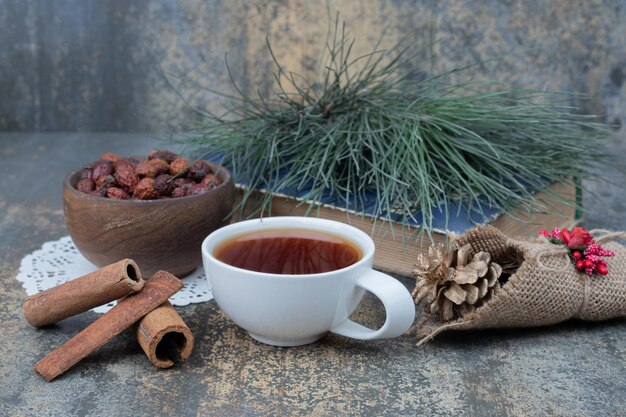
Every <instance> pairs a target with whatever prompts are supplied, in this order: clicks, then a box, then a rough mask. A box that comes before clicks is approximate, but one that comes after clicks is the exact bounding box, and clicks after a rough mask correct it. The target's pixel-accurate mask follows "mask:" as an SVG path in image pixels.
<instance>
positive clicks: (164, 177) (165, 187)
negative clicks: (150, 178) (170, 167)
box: [154, 174, 174, 196]
mask: <svg viewBox="0 0 626 417" xmlns="http://www.w3.org/2000/svg"><path fill="white" fill-rule="evenodd" d="M171 179H172V176H171V175H168V174H161V175H159V176H158V177H156V178H155V179H154V189H155V190H156V191H157V192H158V193H159V194H160V195H161V196H167V195H170V194H171V193H172V190H173V189H174V181H170V180H171Z"/></svg>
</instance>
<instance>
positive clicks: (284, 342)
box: [248, 332, 326, 347]
mask: <svg viewBox="0 0 626 417" xmlns="http://www.w3.org/2000/svg"><path fill="white" fill-rule="evenodd" d="M248 334H249V335H250V337H252V338H253V339H254V340H256V341H259V342H261V343H265V344H266V345H272V346H280V347H293V346H303V345H308V344H311V343H313V342H316V341H318V340H320V339H321V338H322V337H324V336H325V335H326V333H322V334H318V335H316V336H312V337H305V338H302V339H295V340H294V339H271V338H268V337H264V336H260V335H258V334H254V333H250V332H248Z"/></svg>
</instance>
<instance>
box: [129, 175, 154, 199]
mask: <svg viewBox="0 0 626 417" xmlns="http://www.w3.org/2000/svg"><path fill="white" fill-rule="evenodd" d="M133 197H135V198H138V199H140V200H152V199H155V198H158V197H159V193H158V192H157V190H155V189H154V178H149V177H146V178H143V179H141V181H139V182H138V183H137V185H136V186H135V189H134V190H133Z"/></svg>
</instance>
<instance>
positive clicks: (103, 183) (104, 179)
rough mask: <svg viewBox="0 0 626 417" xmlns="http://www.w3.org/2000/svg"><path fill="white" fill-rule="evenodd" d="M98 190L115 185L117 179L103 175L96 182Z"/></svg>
mask: <svg viewBox="0 0 626 417" xmlns="http://www.w3.org/2000/svg"><path fill="white" fill-rule="evenodd" d="M94 182H95V184H96V187H97V188H104V187H108V186H110V185H113V184H114V183H115V178H113V175H101V176H99V177H98V178H96V180H95V181H94Z"/></svg>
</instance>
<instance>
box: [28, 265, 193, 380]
mask: <svg viewBox="0 0 626 417" xmlns="http://www.w3.org/2000/svg"><path fill="white" fill-rule="evenodd" d="M182 287H183V282H182V281H181V280H179V279H178V278H176V277H175V276H174V275H172V274H170V273H169V272H165V271H158V272H157V273H156V274H154V276H153V277H152V278H151V279H150V280H149V281H147V282H146V284H145V285H144V287H143V289H142V290H141V291H140V292H138V293H135V294H131V295H129V296H128V297H126V298H124V299H123V300H121V301H120V302H119V303H118V304H117V305H116V306H115V307H113V308H112V309H111V310H109V311H108V312H107V313H105V314H103V315H102V316H101V317H100V318H98V319H97V320H96V321H95V322H93V323H92V324H91V325H89V326H88V327H86V328H85V329H84V330H83V331H81V332H80V333H78V334H77V335H76V336H74V337H73V338H71V339H70V340H68V341H67V342H66V343H65V344H63V345H62V346H60V347H59V348H57V349H56V350H54V351H52V352H50V353H49V354H48V355H46V356H45V357H44V358H43V359H42V360H40V361H39V362H38V363H37V364H36V365H35V370H36V371H37V372H39V373H40V374H41V375H42V376H43V377H44V378H45V379H46V381H52V380H53V379H54V378H56V377H57V376H59V375H61V374H62V373H63V372H65V371H67V370H68V369H69V368H71V367H72V366H74V365H75V364H77V363H78V362H79V361H80V360H81V359H83V358H84V357H86V356H87V355H89V354H90V353H91V352H93V351H94V350H96V349H98V348H99V347H101V346H102V345H104V344H105V343H106V342H108V341H109V340H110V339H112V338H113V336H115V335H118V334H119V333H121V332H122V331H123V330H124V329H127V328H128V327H130V326H131V325H132V324H133V323H135V322H137V321H138V320H139V319H140V318H142V317H143V316H145V315H146V314H148V313H149V312H150V311H152V310H154V309H155V308H157V307H158V306H159V305H161V304H163V303H164V302H165V301H166V300H167V299H168V298H169V297H171V296H172V295H174V294H175V293H176V292H177V291H179V290H180V289H181V288H182Z"/></svg>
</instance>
